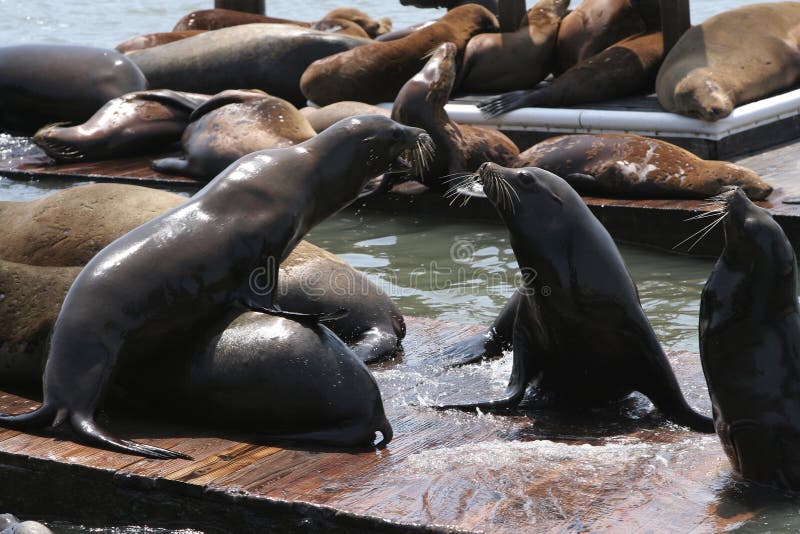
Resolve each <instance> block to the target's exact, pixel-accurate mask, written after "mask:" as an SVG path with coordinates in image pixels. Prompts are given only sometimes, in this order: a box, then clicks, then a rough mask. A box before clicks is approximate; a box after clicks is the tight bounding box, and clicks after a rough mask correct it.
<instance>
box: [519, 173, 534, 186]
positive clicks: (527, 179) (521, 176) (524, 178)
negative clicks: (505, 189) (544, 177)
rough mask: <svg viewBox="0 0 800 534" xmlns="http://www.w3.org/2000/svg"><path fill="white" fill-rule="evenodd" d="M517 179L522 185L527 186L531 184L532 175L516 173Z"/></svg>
mask: <svg viewBox="0 0 800 534" xmlns="http://www.w3.org/2000/svg"><path fill="white" fill-rule="evenodd" d="M517 178H519V179H520V180H521V181H522V183H523V184H529V183H531V182H533V175H532V174H531V173H529V172H518V173H517Z"/></svg>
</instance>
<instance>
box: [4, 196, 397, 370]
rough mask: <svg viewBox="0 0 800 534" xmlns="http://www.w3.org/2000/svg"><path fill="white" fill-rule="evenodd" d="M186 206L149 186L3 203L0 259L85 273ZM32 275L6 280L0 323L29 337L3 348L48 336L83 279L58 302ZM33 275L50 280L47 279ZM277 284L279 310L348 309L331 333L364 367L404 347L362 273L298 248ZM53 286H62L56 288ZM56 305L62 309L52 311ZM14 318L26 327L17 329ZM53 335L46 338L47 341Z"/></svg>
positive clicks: (385, 303) (390, 314) (383, 298)
mask: <svg viewBox="0 0 800 534" xmlns="http://www.w3.org/2000/svg"><path fill="white" fill-rule="evenodd" d="M185 200H186V199H185V197H182V196H181V195H177V194H174V193H168V192H166V191H159V190H155V189H150V188H145V187H137V186H132V185H122V184H90V185H82V186H76V187H72V188H69V189H66V190H63V191H59V192H56V193H52V194H50V195H47V196H45V197H43V198H40V199H37V200H33V201H30V202H0V227H2V228H4V235H3V239H0V258H2V259H3V260H7V261H9V262H16V263H18V264H24V265H22V266H23V267H25V268H32V269H36V267H37V266H48V267H52V266H69V267H77V268H80V267H83V266H84V265H86V263H88V262H89V261H90V260H91V259H92V258H93V257H94V256H95V255H96V254H97V253H98V252H99V251H100V250H102V249H103V248H104V247H106V246H107V245H108V244H109V243H111V242H112V241H114V240H115V239H117V238H118V237H120V236H122V235H124V234H126V233H127V232H129V231H130V230H133V229H134V228H136V227H137V226H140V225H142V224H144V223H146V222H148V221H150V220H151V219H154V218H155V217H157V216H159V215H161V214H162V213H164V212H166V211H169V210H170V209H172V208H174V207H176V206H178V205H179V204H181V203H183V202H184V201H185ZM26 272H27V271H26V270H25V269H23V270H22V271H21V272H19V273H17V272H15V271H8V276H7V278H5V279H3V280H8V281H9V282H7V284H9V285H10V286H13V287H14V288H16V289H14V290H13V291H12V290H8V291H4V290H3V287H2V285H0V293H4V294H6V296H7V297H8V299H7V300H0V324H4V326H5V327H6V328H8V329H11V331H16V329H18V328H23V329H24V330H25V331H26V332H28V335H18V334H14V335H11V334H9V337H3V336H2V335H0V342H2V341H3V340H6V341H8V340H9V339H12V340H13V341H14V343H18V342H19V343H21V342H26V340H29V339H32V335H31V334H30V329H31V328H33V330H34V331H35V332H40V331H43V330H42V329H41V328H40V326H39V325H41V324H45V323H46V324H49V325H52V323H53V322H55V318H56V314H57V313H58V307H60V303H61V302H62V301H63V299H64V294H66V288H68V287H69V284H71V283H72V281H73V280H74V278H75V276H76V275H77V274H78V273H77V271H74V272H73V273H72V275H71V276H72V278H70V279H69V280H68V281H67V282H66V287H65V288H64V292H63V294H61V295H60V296H55V297H54V296H52V295H50V294H49V293H47V292H42V293H41V294H39V293H37V292H36V291H38V290H39V289H41V285H40V284H33V283H31V284H30V287H31V288H34V289H35V290H36V291H34V296H33V297H31V292H30V291H29V290H28V289H27V288H28V287H29V285H28V284H27V282H29V281H30V276H28V275H27V274H26ZM35 274H37V276H39V277H40V278H45V276H44V275H43V274H41V273H35ZM53 276H56V274H53V273H51V274H48V277H53ZM3 280H0V284H2V283H3ZM279 282H280V285H279V288H278V295H277V299H278V303H279V304H281V305H283V306H284V307H286V308H287V309H294V310H298V311H301V312H306V313H332V312H335V311H336V310H338V309H341V308H345V309H347V310H349V311H350V313H349V314H348V315H347V316H346V317H344V318H341V319H336V320H333V321H331V322H329V323H328V326H329V327H330V328H331V329H332V330H333V331H334V332H335V333H336V335H338V336H339V337H341V338H342V339H343V340H344V341H345V342H346V343H347V344H348V345H349V346H350V348H351V349H352V350H353V351H354V352H355V353H356V354H357V355H358V356H359V357H360V358H362V359H363V360H364V361H367V362H372V361H376V360H380V359H385V358H387V357H391V356H393V355H394V354H395V353H396V352H397V351H398V348H399V346H400V340H401V339H402V338H403V337H404V336H405V324H404V322H403V316H402V314H401V313H400V311H399V310H398V309H397V307H396V306H395V305H394V303H393V302H392V300H391V299H390V298H389V296H388V295H386V294H385V293H383V292H382V291H381V290H380V288H379V287H378V286H376V285H375V284H374V283H372V282H371V281H370V280H369V278H367V276H366V275H365V274H364V273H362V272H360V271H358V270H356V269H353V268H352V267H351V266H350V265H348V264H347V263H345V262H344V261H342V260H341V259H340V258H339V257H338V256H336V255H335V254H331V253H330V252H327V251H326V250H323V249H321V248H319V247H316V246H314V245H312V244H311V243H308V242H306V241H300V243H298V245H297V246H296V247H295V248H294V250H293V251H292V252H291V254H289V256H288V257H287V258H286V259H285V260H284V261H283V262H282V263H281V265H280V275H279ZM52 285H53V286H58V285H59V284H58V283H57V282H56V281H54V282H53V283H52ZM61 285H63V283H62V284H61ZM14 295H17V296H19V297H20V298H16V301H17V302H18V303H19V302H22V303H25V305H26V306H27V307H28V309H29V312H30V314H33V315H34V316H35V321H33V323H34V324H33V326H31V324H30V323H31V319H26V317H27V316H26V315H25V313H24V312H23V313H22V317H21V316H20V315H19V313H20V312H19V310H17V309H16V308H14V307H11V308H8V309H6V310H5V311H7V312H8V313H7V314H6V315H3V313H4V308H3V306H4V305H9V302H10V300H11V299H12V297H13V296H14ZM53 303H56V304H57V305H58V307H56V308H53V307H52V305H53ZM42 314H44V315H42ZM15 317H16V318H17V319H24V320H23V321H22V323H18V321H17V319H15ZM49 328H50V327H48V329H47V330H46V331H43V332H45V333H46V334H48V335H49ZM2 331H3V329H2V328H0V332H2ZM45 337H46V336H45ZM33 341H34V342H35V341H36V339H34V340H33ZM0 352H2V350H0Z"/></svg>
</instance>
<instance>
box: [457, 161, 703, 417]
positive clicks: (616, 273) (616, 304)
mask: <svg viewBox="0 0 800 534" xmlns="http://www.w3.org/2000/svg"><path fill="white" fill-rule="evenodd" d="M477 176H478V178H477V180H478V181H479V183H482V185H483V190H484V192H485V193H486V195H487V197H488V198H489V199H490V200H491V202H492V203H493V204H494V205H495V207H497V209H498V212H499V213H500V216H501V217H502V219H503V221H504V222H505V224H506V226H507V227H508V230H509V234H510V238H511V246H512V248H513V249H514V255H515V256H516V258H517V262H518V263H519V266H520V271H521V272H522V275H523V285H522V287H521V288H520V289H519V291H520V292H522V295H521V296H520V297H519V298H517V310H516V318H515V321H514V329H513V350H514V364H513V369H512V371H511V379H510V381H509V384H508V389H507V390H506V396H505V397H504V398H501V399H497V400H490V401H483V402H477V403H471V404H465V405H451V406H444V407H443V408H459V409H475V408H476V407H478V408H480V409H498V408H509V407H514V406H516V405H517V404H519V403H520V401H521V400H522V398H523V396H524V395H525V391H526V389H527V387H528V385H530V384H531V383H532V382H533V383H535V384H536V387H537V389H538V391H539V393H540V394H542V395H543V396H544V397H545V398H547V399H550V400H554V401H555V402H557V403H558V402H574V401H577V402H578V403H580V404H588V405H597V404H598V403H603V402H607V401H611V400H615V399H620V398H623V397H625V396H626V395H628V394H630V393H631V392H633V391H639V392H641V393H643V394H644V395H646V396H647V397H648V398H649V399H650V400H651V401H652V402H653V404H654V405H655V406H656V408H658V410H659V411H661V412H662V413H663V414H664V415H665V416H666V417H667V418H668V419H669V420H671V421H673V422H675V423H678V424H681V425H686V426H688V427H691V428H693V429H695V430H702V431H705V432H712V431H713V425H712V423H711V420H710V419H709V418H707V417H704V416H702V415H700V414H698V413H697V412H695V411H694V410H693V409H692V408H691V407H690V406H689V405H688V404H687V403H686V401H685V399H684V398H683V395H682V393H681V390H680V386H679V385H678V382H677V380H676V379H675V376H674V375H673V373H672V369H671V368H670V365H669V361H668V360H667V357H666V355H665V354H664V351H663V350H662V348H661V345H660V344H659V343H658V340H657V339H656V336H655V334H654V333H653V329H652V328H651V327H650V324H649V323H648V321H647V318H646V317H645V314H644V311H643V310H642V307H641V304H640V303H639V295H638V292H637V290H636V285H635V284H634V283H633V280H631V277H630V274H629V273H628V270H627V268H626V267H625V263H624V262H623V260H622V256H621V255H620V253H619V250H617V247H616V245H615V244H614V241H613V240H612V239H611V236H610V235H609V233H608V231H607V230H606V229H605V228H604V227H603V225H602V224H600V221H598V220H597V218H596V217H595V216H594V215H593V214H592V212H591V211H590V210H589V208H588V207H587V206H586V204H585V203H584V202H583V200H582V199H581V197H579V196H578V194H577V193H576V192H575V191H574V190H573V189H572V187H570V186H569V184H567V183H566V182H565V181H564V180H562V179H561V178H559V177H558V176H556V175H554V174H552V173H549V172H547V171H544V170H542V169H536V168H526V169H507V168H503V167H500V166H498V165H495V164H493V163H486V164H485V165H483V166H482V167H481V169H480V171H479V174H478V175H477Z"/></svg>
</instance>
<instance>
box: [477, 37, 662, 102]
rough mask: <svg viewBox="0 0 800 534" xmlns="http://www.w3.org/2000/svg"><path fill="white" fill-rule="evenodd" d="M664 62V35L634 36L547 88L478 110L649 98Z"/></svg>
mask: <svg viewBox="0 0 800 534" xmlns="http://www.w3.org/2000/svg"><path fill="white" fill-rule="evenodd" d="M663 59H664V37H663V35H662V33H661V32H654V33H647V34H643V35H634V36H632V37H627V38H625V39H623V40H622V41H620V42H618V43H616V44H614V45H612V46H610V47H608V48H606V49H605V50H603V51H602V52H600V53H599V54H597V55H595V56H592V57H590V58H589V59H585V60H583V61H581V62H580V63H578V64H577V65H575V66H573V67H570V68H569V69H568V70H567V71H566V72H564V73H563V74H561V75H560V76H558V77H556V79H554V80H553V81H552V82H551V83H548V84H546V85H544V86H543V87H538V88H535V89H529V90H525V91H511V92H509V93H505V94H503V95H499V96H496V97H492V98H487V99H486V100H484V101H483V102H481V103H480V104H478V107H479V108H480V110H481V111H482V112H483V113H485V114H486V115H489V116H490V117H491V116H494V115H500V114H501V113H507V112H509V111H513V110H515V109H519V108H527V107H561V106H574V105H577V104H589V103H592V102H604V101H606V100H612V99H614V98H623V97H627V96H635V95H643V94H648V93H651V92H652V91H653V88H654V87H655V81H656V75H657V74H658V68H659V67H660V66H661V62H662V61H663Z"/></svg>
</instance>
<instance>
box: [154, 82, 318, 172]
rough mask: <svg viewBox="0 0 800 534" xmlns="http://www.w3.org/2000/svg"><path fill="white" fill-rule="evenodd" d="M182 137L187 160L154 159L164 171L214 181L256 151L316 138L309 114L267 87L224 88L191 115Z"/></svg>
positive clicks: (156, 166)
mask: <svg viewBox="0 0 800 534" xmlns="http://www.w3.org/2000/svg"><path fill="white" fill-rule="evenodd" d="M190 119H191V123H190V124H189V125H188V126H187V127H186V129H185V131H184V132H183V137H182V138H181V147H182V148H183V153H184V155H183V157H182V158H164V159H159V160H156V161H154V162H153V168H154V169H155V170H157V171H159V172H166V173H174V174H181V175H184V176H194V177H196V178H202V179H206V180H208V179H211V178H213V177H214V176H216V175H217V174H219V173H220V172H222V170H223V169H225V167H227V166H228V165H230V164H231V163H233V162H234V161H236V160H237V159H239V158H241V157H242V156H244V155H246V154H250V153H251V152H256V151H257V150H263V149H265V148H285V147H288V146H292V145H296V144H297V143H301V142H303V141H305V140H307V139H310V138H311V137H313V136H314V135H315V134H316V132H315V131H314V129H313V128H312V127H311V125H310V124H309V123H308V121H307V120H306V118H305V117H304V116H303V115H302V114H301V113H300V112H299V111H298V110H297V108H296V107H294V106H293V105H291V104H290V103H289V102H287V101H286V100H283V99H281V98H277V97H274V96H270V95H268V94H266V93H264V92H263V91H258V90H251V91H236V90H229V91H223V92H221V93H219V94H218V95H215V96H214V97H212V98H211V99H210V100H209V101H208V102H206V103H205V104H203V105H202V106H200V107H198V108H197V109H196V110H194V112H193V113H192V115H191V117H190Z"/></svg>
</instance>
